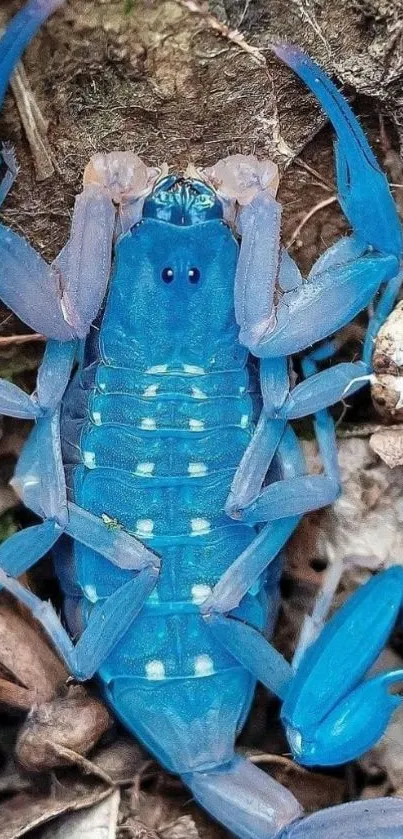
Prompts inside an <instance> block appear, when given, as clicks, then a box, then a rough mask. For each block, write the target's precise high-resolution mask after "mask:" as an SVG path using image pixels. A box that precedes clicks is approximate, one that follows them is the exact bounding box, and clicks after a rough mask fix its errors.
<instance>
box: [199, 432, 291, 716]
mask: <svg viewBox="0 0 403 839" xmlns="http://www.w3.org/2000/svg"><path fill="white" fill-rule="evenodd" d="M277 455H278V459H279V463H280V467H281V471H282V473H283V474H288V475H290V476H291V475H293V476H296V475H298V474H299V473H301V472H303V471H304V469H305V461H304V458H303V456H302V452H301V447H300V444H299V441H298V439H297V437H296V435H295V433H294V431H293V430H292V428H291V427H288V428H287V430H286V431H285V433H284V436H283V438H282V440H281V442H280V444H279V447H278V452H277ZM298 521H299V519H298V518H296V517H295V518H292V519H291V518H289V519H283V520H280V521H278V522H276V524H275V525H267V526H266V528H264V529H263V531H262V533H261V534H259V536H257V538H256V539H255V540H254V541H253V542H252V545H251V549H252V550H251V551H250V561H249V564H248V563H246V562H242V556H243V555H241V557H238V559H237V560H235V562H234V563H233V564H232V565H231V566H230V567H229V569H228V570H227V571H226V572H225V574H223V577H222V578H221V580H219V582H218V583H217V584H216V586H215V587H214V589H213V592H212V594H211V595H210V597H209V598H208V600H206V601H205V602H204V603H203V606H202V611H203V613H204V614H205V616H206V621H207V623H208V625H209V627H210V630H211V632H213V634H214V635H215V637H216V638H217V639H218V641H219V642H220V643H221V644H223V646H224V647H225V648H226V649H227V650H228V652H230V653H231V655H232V656H233V657H234V658H236V659H237V660H239V661H240V662H241V663H242V664H243V666H244V667H245V668H246V670H249V671H250V672H251V673H252V674H253V676H254V677H255V678H256V679H258V680H259V681H261V682H262V683H263V684H265V685H266V687H268V688H269V690H271V691H273V692H274V693H275V694H276V695H277V696H279V697H280V698H283V699H284V698H285V695H286V693H287V690H288V687H289V684H290V681H291V679H292V678H293V672H292V668H291V666H290V665H289V664H288V663H287V662H286V661H285V659H284V658H283V657H282V656H281V655H280V653H278V652H277V650H275V649H274V647H272V645H271V644H269V643H268V641H267V640H266V639H265V638H264V636H263V635H261V634H260V633H259V632H258V631H257V630H255V629H253V627H251V626H248V625H247V624H245V623H243V622H241V621H240V620H236V619H234V617H227V614H228V612H230V611H233V609H234V608H236V607H237V606H238V605H239V603H240V601H241V598H242V597H244V596H245V594H246V593H247V591H248V590H249V589H250V587H251V586H252V585H253V583H254V582H255V581H256V558H255V556H254V554H253V546H254V545H255V544H256V542H257V541H258V540H259V537H260V536H261V535H262V534H263V533H265V531H266V532H267V533H269V534H270V537H271V539H270V541H269V540H267V542H268V544H267V545H266V550H267V552H268V555H269V557H270V555H271V544H270V542H273V541H274V537H275V536H276V534H277V531H279V532H280V533H283V530H285V529H286V528H287V525H288V527H290V526H292V527H295V526H296V524H297V523H298ZM269 528H271V529H269ZM266 539H267V537H266ZM276 547H277V546H276ZM240 560H241V562H240ZM238 566H240V568H239V567H238ZM259 570H260V573H263V571H264V566H263V565H262V564H261V565H260V569H259ZM238 578H239V579H238Z"/></svg>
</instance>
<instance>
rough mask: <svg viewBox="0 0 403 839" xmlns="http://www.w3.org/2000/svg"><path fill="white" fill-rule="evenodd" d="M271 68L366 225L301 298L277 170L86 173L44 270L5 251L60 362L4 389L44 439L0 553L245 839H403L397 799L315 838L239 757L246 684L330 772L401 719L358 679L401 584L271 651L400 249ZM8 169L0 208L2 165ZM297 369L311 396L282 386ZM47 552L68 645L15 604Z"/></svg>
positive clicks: (2, 45) (317, 820) (6, 41)
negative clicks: (297, 538) (298, 426)
mask: <svg viewBox="0 0 403 839" xmlns="http://www.w3.org/2000/svg"><path fill="white" fill-rule="evenodd" d="M59 4H60V0H58V2H49V0H48V2H46V0H31V2H30V3H29V4H28V5H27V6H26V7H25V9H23V10H22V11H21V12H20V13H19V14H18V15H17V17H16V18H14V20H13V21H12V23H11V24H10V28H9V29H8V30H7V31H6V33H5V35H4V36H3V39H2V41H1V42H0V68H1V70H2V90H4V89H5V87H6V83H7V80H8V77H9V75H10V73H11V71H12V68H13V66H14V63H15V61H16V60H17V59H18V57H19V55H20V54H21V52H22V51H23V49H24V47H25V45H26V44H27V43H28V41H29V39H30V38H31V36H32V35H33V33H34V32H35V30H36V29H37V28H38V26H39V24H40V22H41V20H43V19H44V18H45V17H46V16H47V15H48V14H49V13H50V12H51V11H52V9H54V8H56V7H57V6H58V5H59ZM276 52H277V54H278V55H279V56H280V57H281V58H283V59H284V60H285V61H286V62H287V63H288V64H290V65H291V66H292V67H293V68H294V70H295V71H296V72H297V73H298V74H299V75H300V76H301V78H302V79H303V80H304V81H305V83H306V84H307V85H308V87H310V88H311V89H312V90H314V92H315V94H316V96H317V97H318V99H319V101H320V102H321V104H322V106H323V108H324V110H325V111H326V113H327V115H328V117H329V119H330V120H331V122H332V123H333V125H334V128H335V131H336V134H337V183H338V189H339V195H340V202H341V204H342V206H343V209H344V211H345V213H346V216H347V217H348V219H349V221H350V223H351V226H352V228H353V235H352V236H351V237H350V238H345V239H342V240H341V241H340V242H338V243H337V244H336V245H333V246H332V247H331V248H329V250H327V251H326V253H325V254H324V255H323V256H321V257H320V259H319V260H318V261H317V262H316V263H315V265H314V266H313V268H312V271H311V273H310V275H309V278H308V281H307V282H303V281H302V279H301V276H300V273H299V270H298V268H297V266H296V265H295V263H294V262H293V260H292V259H291V257H290V256H289V255H288V254H287V252H286V251H285V250H284V248H283V247H282V246H281V244H280V217H281V208H280V206H279V204H278V203H277V202H276V200H275V191H276V186H277V169H276V167H275V166H274V164H272V163H270V162H267V161H266V162H258V161H257V160H256V159H255V158H254V157H251V156H250V157H242V156H240V155H235V156H234V157H230V158H227V159H226V160H223V161H221V162H220V163H218V164H217V165H216V166H213V167H211V168H209V169H204V170H200V171H199V172H196V171H195V170H193V171H191V172H187V173H185V174H184V175H169V174H168V172H167V170H166V169H163V170H159V169H152V168H149V167H147V166H146V165H145V164H144V163H142V162H141V160H140V159H139V158H138V157H136V156H135V155H134V154H133V153H131V152H124V153H113V154H98V155H95V157H94V158H93V159H92V161H91V162H90V164H89V166H88V167H87V169H86V172H85V177H84V190H83V192H82V194H81V195H80V196H79V197H78V198H77V201H76V204H75V209H74V216H73V225H72V231H71V238H70V239H69V241H68V243H67V245H66V246H65V248H64V249H63V251H62V252H61V254H60V256H59V257H58V258H57V259H56V261H55V263H54V264H53V265H51V266H48V265H47V264H46V263H45V262H44V261H43V260H42V259H41V257H40V256H39V255H38V254H37V253H36V252H35V251H34V250H33V249H32V248H31V247H30V246H29V245H28V243H27V242H26V241H25V240H24V239H22V238H20V237H19V236H17V234H15V233H13V232H12V231H11V230H10V229H8V228H6V227H2V228H1V229H0V258H1V276H0V295H1V297H2V299H3V300H4V301H5V302H6V303H7V304H8V305H9V306H10V307H11V308H12V309H13V310H14V311H15V312H16V313H17V314H18V315H19V316H20V317H21V318H22V320H24V321H25V322H26V323H27V324H29V325H30V326H32V327H33V328H34V329H36V330H38V331H40V332H42V333H43V334H44V335H45V336H47V337H48V338H49V339H50V340H49V341H48V344H47V348H46V352H45V356H44V360H43V363H42V366H41V368H40V370H39V373H38V381H37V387H36V391H35V393H34V394H33V395H31V396H29V395H27V394H26V393H24V392H22V391H21V390H19V389H18V388H17V387H15V386H14V385H12V384H10V383H9V382H6V381H4V382H1V384H0V409H1V411H2V412H3V413H4V414H8V415H11V416H15V417H23V418H31V419H32V420H34V422H35V425H34V430H33V431H32V433H31V435H30V437H29V440H28V442H27V444H26V445H25V448H24V451H23V453H22V456H21V458H20V460H19V463H18V466H17V470H16V474H15V478H14V486H15V487H16V488H17V490H18V491H19V493H20V495H21V497H22V498H23V500H24V502H25V503H26V504H27V505H28V506H29V507H30V508H31V509H32V510H33V511H35V512H36V513H37V514H38V515H39V516H40V517H41V518H42V519H43V523H42V524H37V525H35V526H33V527H30V528H28V529H26V530H24V531H22V532H19V533H17V534H16V535H15V536H13V537H12V538H10V539H9V540H8V541H7V542H6V543H4V544H3V545H2V546H1V548H0V564H1V571H0V582H1V584H2V586H4V587H5V588H6V589H8V590H9V591H10V592H12V593H13V594H14V595H15V596H16V597H17V598H18V599H19V600H21V601H22V602H23V603H25V604H26V605H27V606H28V607H30V608H31V609H32V612H33V614H34V615H35V617H36V618H37V620H38V621H40V623H41V624H42V625H43V627H44V628H45V630H46V631H47V633H48V635H49V636H50V638H51V639H52V641H53V643H54V645H55V647H56V649H57V650H58V652H59V653H60V655H61V656H62V658H63V659H64V661H65V662H66V664H67V666H68V667H69V668H70V670H71V672H72V673H73V674H74V675H75V676H76V678H78V679H87V678H89V677H90V676H92V675H94V674H97V675H98V677H99V680H100V682H101V684H102V686H103V690H104V694H105V696H106V698H107V700H108V702H109V703H110V705H111V706H112V707H113V708H114V710H115V711H116V714H117V715H118V717H120V719H121V720H122V721H123V722H124V723H125V725H126V726H127V727H128V728H129V730H130V731H132V732H134V733H135V734H136V735H137V736H138V737H139V738H140V740H141V741H142V742H143V743H144V744H145V745H146V746H147V748H148V749H150V751H152V752H153V753H154V754H155V755H156V756H157V757H158V758H159V760H160V761H161V762H162V763H163V764H164V766H166V767H167V768H168V769H169V770H171V771H173V772H176V773H178V774H179V775H181V776H182V778H183V779H184V781H185V783H186V784H187V785H188V786H189V787H190V789H191V790H192V792H193V794H194V796H195V797H196V798H197V800H198V801H200V803H201V804H202V805H203V806H204V807H206V808H207V810H209V812H210V813H212V815H213V816H215V817H216V818H217V819H218V820H220V821H221V822H222V823H223V824H224V825H226V826H227V828H229V829H230V830H231V831H232V832H233V833H234V834H236V836H238V837H242V839H269V837H277V839H280V837H281V839H285V838H286V837H289V839H309V837H312V839H313V837H315V839H319V837H320V839H335V837H339V836H340V834H341V835H343V836H346V837H358V836H364V835H365V836H368V837H369V836H371V837H373V836H375V835H376V837H388V839H392V837H395V839H398V837H400V839H401V837H402V823H403V802H402V801H400V800H398V799H394V800H388V799H384V800H379V801H371V802H359V803H356V804H350V805H343V806H341V807H339V808H337V807H336V808H332V809H330V810H327V811H324V812H321V813H317V814H315V815H314V816H311V817H309V818H307V819H303V818H302V813H301V808H300V805H299V804H298V802H297V801H296V799H295V798H294V797H293V795H292V794H291V793H290V792H288V791H287V790H286V789H285V788H283V787H282V786H280V785H279V784H278V783H277V782H275V781H274V780H272V779H271V778H270V777H269V776H268V775H267V774H266V773H264V772H262V771H261V770H259V769H258V768H257V767H256V766H254V765H252V764H251V763H249V762H248V761H247V760H245V759H244V758H242V757H238V756H236V754H235V752H234V742H235V738H236V735H237V733H238V732H239V730H240V728H241V727H242V725H243V722H244V720H245V718H246V715H247V713H248V710H249V708H250V704H251V700H252V696H253V691H254V687H255V683H256V681H257V680H259V681H261V682H262V683H263V684H264V685H266V686H267V687H268V688H269V689H270V690H272V691H274V692H275V693H276V694H277V695H278V696H279V697H281V698H282V699H283V700H284V703H283V711H282V718H283V721H284V725H285V728H286V732H287V735H288V739H289V742H290V746H291V749H292V751H293V754H294V756H295V758H296V759H297V760H298V761H300V762H301V763H303V764H305V765H315V764H322V765H332V764H335V763H340V762H343V761H348V760H351V759H353V758H354V757H356V756H357V755H360V754H362V753H363V752H364V751H365V750H366V749H367V748H369V747H370V746H371V745H372V744H373V743H374V742H375V741H376V740H377V739H378V738H379V737H380V735H381V734H382V733H383V731H384V729H385V727H386V724H387V722H388V720H389V717H390V715H391V714H392V712H393V710H394V709H395V707H396V706H397V705H398V703H399V701H400V699H399V697H398V696H397V695H393V694H392V693H390V687H391V685H393V684H394V683H396V682H398V681H399V680H402V678H403V674H402V672H400V671H398V672H393V673H387V674H382V675H380V676H379V675H378V676H375V677H373V678H366V674H367V672H368V670H369V668H370V667H371V665H372V663H373V662H374V660H375V659H376V658H377V655H378V653H379V651H380V650H381V648H382V646H383V645H384V643H385V642H386V640H387V638H388V635H389V633H390V631H391V629H392V627H393V625H394V622H395V621H396V619H397V617H398V613H399V611H400V605H401V592H402V590H403V579H402V578H403V570H402V569H401V568H392V569H390V570H388V571H386V572H385V573H383V574H380V575H379V576H377V577H375V578H374V579H373V580H371V582H370V583H368V584H367V585H366V586H364V587H363V588H361V589H360V590H359V591H358V592H357V593H356V594H355V595H354V596H353V597H352V598H351V599H350V600H349V601H348V602H347V604H346V605H345V606H344V607H343V608H342V609H341V610H340V611H339V612H337V613H336V615H335V616H334V617H333V618H332V619H331V620H330V622H328V623H327V624H326V625H325V626H324V628H323V624H324V621H325V617H326V613H327V609H328V605H329V603H328V600H329V595H328V592H327V591H326V588H325V589H324V592H323V595H322V596H321V597H320V599H319V601H318V604H317V606H316V607H315V611H314V615H313V617H312V618H311V619H307V621H306V623H305V626H304V633H303V637H302V640H301V642H300V644H299V647H298V655H297V658H296V659H295V661H294V664H293V666H290V665H289V664H288V663H287V662H286V661H285V660H284V659H283V657H282V656H281V655H280V654H279V653H278V652H276V650H275V649H274V648H273V647H272V646H271V645H270V643H269V641H268V640H267V637H269V634H270V632H271V629H272V627H273V624H274V621H275V618H276V611H277V603H278V578H279V573H280V570H281V569H280V558H279V557H280V553H281V550H282V548H283V546H284V544H285V542H286V541H287V539H288V537H289V536H290V534H291V533H292V531H293V530H294V529H295V527H296V525H297V523H298V521H299V520H300V517H301V516H302V515H303V514H304V513H305V512H306V511H308V510H313V509H316V508H318V507H321V506H324V505H327V504H330V503H331V502H332V501H333V499H334V498H335V497H336V495H337V493H338V491H339V475H338V467H337V450H336V444H335V436H334V430H333V424H332V421H331V419H330V416H329V414H328V413H327V408H328V407H329V406H330V405H331V404H333V403H334V402H335V401H337V400H339V399H340V398H341V397H343V396H344V395H346V394H351V393H353V392H354V391H355V390H357V389H358V388H359V387H361V386H362V385H363V384H364V383H365V382H366V381H367V380H368V378H369V377H370V374H371V349H372V343H373V339H374V336H375V334H376V332H377V329H378V328H379V325H380V324H381V323H382V321H383V320H384V318H385V317H386V315H387V314H388V312H389V311H390V309H391V307H392V305H393V302H394V299H395V297H396V294H397V291H398V288H399V284H400V276H399V271H400V257H401V250H402V243H401V233H400V226H399V221H398V218H397V214H396V210H395V207H394V203H393V201H392V198H391V195H390V192H389V189H388V185H387V182H386V179H385V176H384V175H383V174H382V172H381V171H380V169H379V166H378V164H377V162H376V160H375V158H374V156H373V154H372V152H371V151H370V149H369V147H368V144H367V141H366V139H365V136H364V134H363V132H362V130H361V129H360V127H359V125H358V124H357V121H356V119H355V118H354V116H353V114H352V113H351V111H350V109H349V108H348V106H347V104H346V103H345V102H344V100H343V98H342V97H341V95H340V94H339V93H338V91H337V89H336V88H335V87H334V86H333V84H332V83H331V82H330V81H329V80H328V79H327V77H326V76H325V75H324V74H323V73H322V71H321V70H320V69H319V68H318V67H316V66H315V65H314V64H313V63H312V62H311V61H310V60H309V59H308V58H307V57H306V56H304V55H303V54H302V53H301V52H300V51H299V50H296V49H291V48H289V47H277V48H276ZM3 163H4V167H3V168H4V171H5V179H4V181H3V186H2V190H3V192H2V194H3V196H4V195H5V194H6V192H7V190H8V189H9V188H10V186H11V183H12V180H13V177H14V175H15V162H14V159H13V156H12V154H11V152H10V150H9V149H3ZM377 295H378V303H377V306H376V308H375V313H374V315H373V318H372V320H371V322H370V326H369V330H368V336H367V340H366V342H365V345H364V350H363V358H362V360H361V361H358V362H355V363H345V364H337V365H335V366H333V368H330V369H326V370H325V371H321V372H318V371H317V368H316V363H317V362H318V361H320V360H321V359H324V358H326V357H327V358H330V357H331V356H332V353H333V350H334V345H333V343H332V341H331V340H330V341H326V342H324V343H322V344H319V345H318V346H317V347H316V348H314V349H311V347H312V345H313V344H317V343H318V342H320V341H322V342H323V341H324V339H326V338H327V337H328V336H330V335H331V334H332V333H334V332H335V331H336V330H337V329H339V328H340V327H342V326H343V325H345V324H346V323H348V321H350V320H351V318H353V317H354V316H355V315H356V314H357V313H358V312H359V311H360V310H362V309H363V308H364V307H366V306H368V305H369V304H372V302H373V301H374V298H375V296H377ZM297 352H298V353H302V369H303V373H304V376H305V379H304V380H303V381H302V382H301V383H299V384H297V385H296V386H294V387H291V385H290V379H291V381H292V380H293V377H290V362H289V356H292V355H293V354H294V353H297ZM251 357H252V358H253V357H255V359H260V367H259V368H258V363H257V362H256V361H255V362H254V363H250V359H251ZM72 371H73V372H72ZM309 414H313V415H314V424H315V429H316V434H317V438H318V443H319V449H320V452H321V455H322V459H323V467H324V471H323V474H322V475H315V476H310V475H308V474H306V467H305V463H304V459H303V456H302V452H301V447H300V444H299V442H298V440H297V438H296V436H295V433H294V432H293V430H292V428H291V425H290V424H289V421H290V420H292V419H295V418H298V417H303V416H306V415H309ZM267 476H268V477H267ZM60 536H63V538H62V539H59V537H60ZM56 543H57V545H56ZM53 546H55V551H54V553H55V563H56V570H57V573H58V576H59V579H60V582H61V586H62V589H63V591H64V594H65V620H66V622H67V625H68V627H69V631H70V634H69V633H68V632H67V631H66V630H65V629H64V627H63V625H62V624H61V622H60V621H59V619H58V617H57V615H56V612H55V611H54V610H53V608H52V607H51V606H50V605H49V604H45V603H43V602H41V601H40V600H38V598H37V597H36V596H35V595H34V594H32V593H31V592H30V591H29V590H27V589H26V588H25V587H23V586H22V585H21V584H20V583H19V582H18V581H17V577H18V576H19V575H21V574H22V573H23V572H24V571H27V569H29V568H30V567H31V566H32V565H33V564H34V563H35V562H36V561H37V560H38V559H40V558H41V557H42V556H43V555H44V553H45V552H46V551H48V550H49V549H50V548H52V547H53ZM71 636H72V637H77V636H79V640H78V641H77V643H76V644H75V645H74V644H73V642H72V640H71Z"/></svg>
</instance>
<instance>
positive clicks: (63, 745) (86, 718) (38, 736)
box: [15, 685, 112, 773]
mask: <svg viewBox="0 0 403 839" xmlns="http://www.w3.org/2000/svg"><path fill="white" fill-rule="evenodd" d="M111 725H112V717H111V715H110V713H109V711H108V710H107V709H106V707H105V705H103V703H102V702H100V700H99V699H96V698H95V697H93V696H90V695H89V694H88V691H87V690H86V689H85V688H84V687H82V686H81V685H71V686H70V687H69V689H68V691H67V693H66V695H64V696H58V697H56V698H55V699H53V700H51V701H50V702H42V703H41V704H39V705H36V706H34V707H33V708H32V710H31V712H30V713H29V715H28V717H27V719H26V721H25V723H24V725H23V726H22V728H21V730H20V732H19V735H18V739H17V743H16V750H15V753H16V757H17V759H18V761H19V762H20V763H21V764H22V765H23V766H24V767H25V768H27V769H30V770H31V771H32V770H35V771H41V770H44V769H45V770H46V769H53V768H55V767H56V766H65V765H66V764H67V765H69V764H70V763H72V762H76V761H77V760H78V758H79V756H83V755H86V754H87V753H88V752H90V751H91V749H93V748H94V746H95V745H96V744H97V743H98V741H99V740H100V738H101V737H102V735H103V734H104V733H105V732H106V731H107V730H108V728H110V726H111ZM82 765H83V764H82ZM87 768H88V769H89V768H90V767H89V766H88V767H87ZM94 771H95V773H96V768H94Z"/></svg>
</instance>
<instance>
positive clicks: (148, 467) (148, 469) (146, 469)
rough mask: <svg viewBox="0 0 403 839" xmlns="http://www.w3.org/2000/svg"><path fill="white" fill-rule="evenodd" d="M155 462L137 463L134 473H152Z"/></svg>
mask: <svg viewBox="0 0 403 839" xmlns="http://www.w3.org/2000/svg"><path fill="white" fill-rule="evenodd" d="M154 468H155V463H151V461H150V462H148V461H147V462H145V463H138V464H137V468H136V471H135V475H143V476H144V475H152V473H153V472H154Z"/></svg>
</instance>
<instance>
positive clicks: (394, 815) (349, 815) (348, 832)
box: [278, 798, 403, 839]
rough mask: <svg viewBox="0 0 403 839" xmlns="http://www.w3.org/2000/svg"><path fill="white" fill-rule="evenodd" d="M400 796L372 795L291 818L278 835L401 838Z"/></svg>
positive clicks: (332, 838) (290, 837) (300, 838)
mask: <svg viewBox="0 0 403 839" xmlns="http://www.w3.org/2000/svg"><path fill="white" fill-rule="evenodd" d="M402 824H403V800H402V799H401V798H375V799H372V800H366V801H353V802H350V803H348V804H341V805H340V806H338V807H329V809H327V810H320V811H319V812H318V813H314V814H313V815H312V816H308V818H306V819H302V821H298V822H294V824H291V825H289V826H288V827H286V828H285V830H284V831H282V833H281V834H280V836H279V837H278V839H340V836H343V837H346V839H347V837H348V839H401V836H402Z"/></svg>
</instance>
